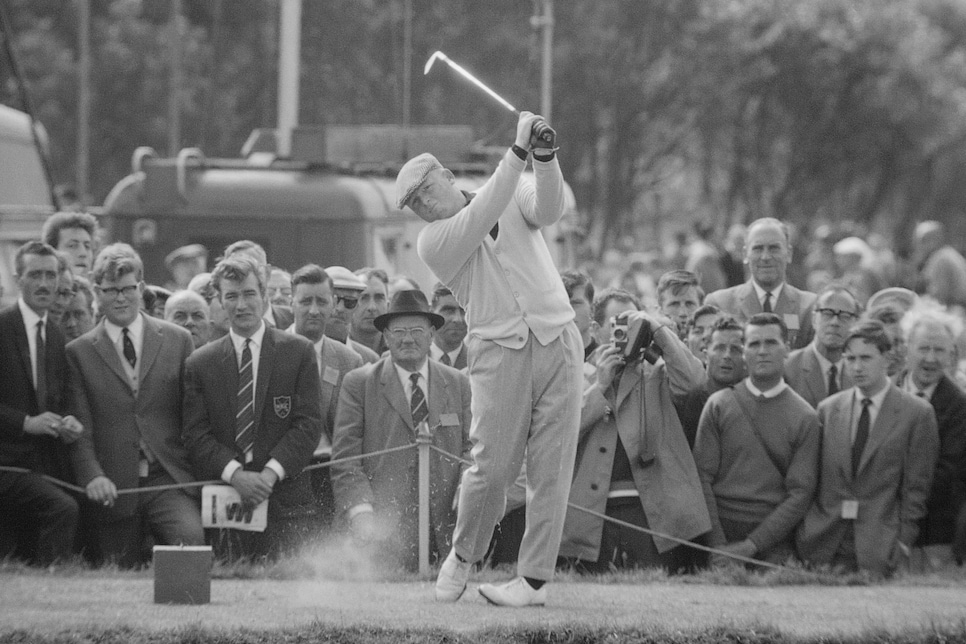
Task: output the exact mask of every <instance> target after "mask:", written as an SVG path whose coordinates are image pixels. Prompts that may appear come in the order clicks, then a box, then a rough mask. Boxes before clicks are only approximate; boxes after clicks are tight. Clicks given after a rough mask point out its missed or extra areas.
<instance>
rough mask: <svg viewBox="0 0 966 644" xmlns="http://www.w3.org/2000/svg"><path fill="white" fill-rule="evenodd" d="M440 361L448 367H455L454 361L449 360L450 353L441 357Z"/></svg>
mask: <svg viewBox="0 0 966 644" xmlns="http://www.w3.org/2000/svg"><path fill="white" fill-rule="evenodd" d="M439 361H440V362H442V363H443V364H444V365H446V366H447V367H452V366H453V361H452V360H450V359H449V354H448V353H444V354H443V355H442V356H440V358H439Z"/></svg>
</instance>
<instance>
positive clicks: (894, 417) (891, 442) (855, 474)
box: [797, 321, 939, 575]
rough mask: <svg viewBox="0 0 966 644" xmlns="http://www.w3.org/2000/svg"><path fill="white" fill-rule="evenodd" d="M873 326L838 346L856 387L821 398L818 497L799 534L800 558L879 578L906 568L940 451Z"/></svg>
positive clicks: (926, 410)
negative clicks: (891, 371)
mask: <svg viewBox="0 0 966 644" xmlns="http://www.w3.org/2000/svg"><path fill="white" fill-rule="evenodd" d="M890 348H891V345H890V343H889V336H888V335H886V331H885V328H883V326H882V323H881V322H877V321H867V322H860V323H859V324H857V325H856V326H855V327H853V329H852V331H851V332H850V333H849V336H848V339H847V340H846V343H845V361H846V366H847V369H848V370H849V373H850V374H851V376H852V379H853V381H854V382H855V386H854V387H852V388H850V389H846V390H845V391H841V392H839V393H837V394H835V395H834V396H831V397H829V398H827V399H826V400H824V401H822V403H821V404H819V406H818V414H819V422H820V424H821V426H822V456H821V465H820V473H819V486H818V493H817V494H816V496H815V501H814V503H813V504H812V506H811V508H810V509H809V511H808V513H807V514H806V515H805V519H804V521H803V523H802V526H801V528H800V529H799V531H798V539H797V541H798V549H799V554H800V555H801V556H802V558H803V559H804V560H805V561H806V562H809V563H813V564H831V565H833V566H841V567H843V568H845V569H847V570H867V571H870V572H873V573H876V574H880V575H888V574H891V573H892V572H894V571H895V570H896V569H897V568H898V567H899V566H900V565H902V564H904V563H905V562H906V561H908V558H909V555H910V554H911V548H912V545H913V544H914V543H915V541H916V537H917V536H918V534H919V520H920V519H921V518H922V517H923V516H925V514H926V499H927V497H928V496H929V489H930V484H931V482H932V476H933V470H934V468H935V466H936V458H937V456H938V454H939V432H938V430H937V428H936V416H935V414H934V413H933V410H932V407H930V405H929V403H927V402H926V401H925V400H922V399H921V398H918V397H916V396H914V395H912V394H909V393H907V392H905V391H903V390H902V389H900V388H899V387H897V386H896V385H895V384H893V383H892V382H891V381H890V380H889V376H888V357H887V353H888V351H889V349H890Z"/></svg>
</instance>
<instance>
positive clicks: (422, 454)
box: [416, 421, 433, 575]
mask: <svg viewBox="0 0 966 644" xmlns="http://www.w3.org/2000/svg"><path fill="white" fill-rule="evenodd" d="M416 444H417V445H418V447H417V449H418V450H419V574H420V575H428V574H429V449H430V446H432V444H433V435H432V434H430V433H429V424H428V423H427V422H426V421H423V422H421V423H420V424H419V427H418V428H417V432H416Z"/></svg>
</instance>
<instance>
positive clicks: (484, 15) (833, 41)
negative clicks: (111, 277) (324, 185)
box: [0, 0, 966, 255]
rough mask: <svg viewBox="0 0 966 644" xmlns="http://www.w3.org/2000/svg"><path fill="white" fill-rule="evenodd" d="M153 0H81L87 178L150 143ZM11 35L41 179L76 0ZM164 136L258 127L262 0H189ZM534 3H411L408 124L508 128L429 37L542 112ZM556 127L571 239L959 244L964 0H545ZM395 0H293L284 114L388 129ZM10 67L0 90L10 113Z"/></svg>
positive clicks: (56, 123) (219, 152) (162, 99)
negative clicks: (820, 229)
mask: <svg viewBox="0 0 966 644" xmlns="http://www.w3.org/2000/svg"><path fill="white" fill-rule="evenodd" d="M171 7H172V3H171V2H170V0H91V10H92V23H91V47H92V90H93V107H92V117H91V128H92V132H93V135H92V137H91V142H92V143H91V150H90V167H91V177H90V186H91V189H90V195H88V196H87V200H88V202H89V203H91V204H94V205H96V204H98V203H100V202H101V201H102V200H103V198H104V196H105V195H106V194H107V192H108V191H109V190H110V188H111V187H112V186H113V185H114V184H115V183H116V182H117V181H118V180H119V179H120V178H122V177H123V176H124V175H126V174H127V173H128V172H129V171H130V157H131V153H132V152H133V150H134V149H135V148H136V147H137V146H140V145H150V146H152V147H155V148H156V149H157V150H159V152H161V153H162V154H167V155H171V154H174V153H175V152H176V150H168V149H166V148H167V145H168V144H167V140H168V129H167V128H168V121H169V119H168V113H167V101H168V94H169V74H170V64H169V61H170V57H169V55H168V51H169V44H170V38H171V37H172V31H171V28H172V27H171V22H172V21H171V11H172V9H171ZM7 8H8V13H9V14H10V16H11V18H12V23H13V28H14V32H15V38H14V41H13V43H12V44H13V45H14V49H15V51H16V53H17V55H18V58H19V60H20V64H21V66H22V68H23V70H24V74H25V81H26V84H27V87H28V90H29V91H30V93H31V96H32V97H33V101H34V103H35V106H36V108H37V116H38V117H39V119H40V120H41V121H42V122H43V124H44V126H45V127H46V129H47V131H48V133H49V135H50V144H51V145H50V147H51V154H52V161H53V174H54V177H55V180H57V181H58V182H62V183H72V182H73V181H74V176H75V163H76V130H77V109H76V106H77V93H78V73H77V69H78V44H77V43H78V38H77V7H76V3H74V2H65V1H63V0H8V7H7ZM182 11H183V15H182V16H181V19H180V20H179V21H178V23H177V25H178V26H177V30H178V31H177V35H178V38H179V39H180V42H181V44H182V48H181V56H180V60H181V76H182V79H183V82H182V86H181V89H180V92H179V99H180V105H181V110H180V112H181V124H182V125H181V135H180V141H181V147H188V146H192V147H200V148H201V149H202V150H203V151H204V152H205V154H206V155H208V156H210V157H216V156H227V157H233V156H238V154H239V150H240V149H241V146H242V144H243V143H244V141H245V140H246V138H247V137H248V135H249V133H250V132H251V131H252V130H253V129H255V128H258V127H273V126H274V123H275V109H276V106H275V99H276V84H277V50H278V43H277V41H278V13H279V8H278V1H277V0H228V1H225V0H184V1H183V3H182ZM534 11H535V5H534V4H532V3H529V2H520V1H512V2H511V1H510V0H499V1H497V2H475V1H473V0H447V1H446V2H440V1H438V0H412V16H413V22H412V25H413V26H412V52H413V53H412V69H413V74H412V95H411V101H412V108H411V109H412V118H411V122H412V123H413V124H416V125H431V124H470V125H472V126H473V127H474V130H475V133H476V136H477V137H478V139H479V140H481V141H483V142H490V143H493V144H501V145H502V144H503V143H505V142H506V141H508V140H509V137H510V136H511V132H512V128H513V123H514V120H513V118H512V115H511V114H510V113H509V112H506V111H504V110H501V109H500V108H499V107H497V106H495V104H493V103H490V102H489V101H488V100H485V99H482V98H481V95H480V94H479V93H478V92H477V91H476V90H474V89H472V88H471V87H469V86H468V85H467V84H466V83H465V82H464V81H461V80H459V79H457V78H455V77H453V75H452V74H447V73H443V72H434V73H433V74H431V75H430V76H426V77H424V76H423V75H422V64H423V63H424V62H425V60H426V59H427V58H428V56H429V55H430V53H432V52H433V51H435V50H437V49H440V50H443V51H445V52H446V53H447V54H448V55H449V56H450V57H452V58H453V59H454V60H458V61H459V62H460V63H461V64H463V65H464V66H466V67H467V68H469V69H471V70H473V71H474V72H475V73H477V74H478V75H479V76H480V77H481V78H483V79H484V80H486V81H487V82H489V83H491V84H492V85H493V86H494V87H495V88H496V89H497V91H499V92H501V93H502V94H504V95H505V96H506V97H507V98H508V99H509V100H511V102H513V103H514V104H515V105H517V106H518V107H522V108H525V109H531V110H533V111H536V110H537V107H538V105H539V88H540V43H539V37H538V34H537V32H536V31H535V29H534V27H532V26H531V20H530V19H531V16H532V15H533V13H534ZM554 12H555V26H554V49H553V52H554V61H553V65H554V78H553V122H554V125H555V127H556V128H557V129H558V131H559V132H560V133H561V137H560V138H561V145H562V148H563V149H562V150H561V155H560V158H561V163H562V164H563V165H564V172H565V176H566V177H567V178H568V181H569V182H570V184H571V186H572V187H573V189H574V192H575V194H576V196H577V202H578V208H579V210H580V212H581V218H582V220H581V221H580V222H579V224H580V228H581V230H583V231H584V233H585V235H586V240H587V248H588V251H589V253H591V254H593V255H597V254H599V253H600V252H602V250H603V249H605V248H608V247H613V246H615V245H618V244H620V243H621V242H622V240H623V241H626V240H628V239H630V240H633V242H632V243H633V245H634V246H635V247H638V248H643V247H647V246H648V245H649V244H655V243H656V242H655V241H654V240H655V239H656V238H657V237H658V236H659V235H660V233H661V231H662V230H665V229H668V228H669V227H675V226H679V225H680V224H679V222H681V221H686V220H691V219H702V220H706V221H709V222H712V224H713V225H714V226H715V227H716V229H717V230H718V231H719V232H720V233H722V234H723V232H724V231H725V230H726V229H727V228H728V227H729V226H730V225H731V224H732V223H741V222H746V221H749V220H751V219H754V218H757V217H761V216H777V217H781V218H783V219H787V220H789V221H792V222H795V223H798V224H799V225H800V226H801V227H802V228H807V227H808V226H810V225H812V224H814V223H815V222H819V221H826V222H830V223H836V222H841V221H846V220H849V221H855V222H857V223H858V225H859V226H866V227H870V228H876V229H878V230H879V231H880V232H884V233H886V234H887V235H894V236H895V237H894V238H895V239H896V240H897V243H898V244H899V245H900V246H901V245H902V243H904V240H907V239H908V238H909V234H908V233H909V231H910V230H911V227H912V226H913V225H914V223H915V221H916V220H919V219H926V218H935V219H940V220H944V221H946V222H947V224H948V225H949V226H950V228H951V231H952V234H953V236H954V240H962V239H966V221H962V220H963V219H964V218H962V217H960V210H961V208H962V206H961V204H962V203H963V200H964V197H966V194H964V190H966V188H964V184H966V182H963V181H962V180H961V179H960V177H961V176H962V173H963V170H964V169H966V145H964V143H966V118H964V117H966V5H964V4H963V3H962V2H960V1H959V0H895V1H894V2H888V3H883V2H881V0H653V1H648V2H640V1H639V0H599V1H597V2H569V1H566V0H557V2H556V3H555V7H554ZM404 25H405V21H404V19H403V0H390V1H386V0H326V2H315V1H314V0H309V1H306V2H304V3H303V30H302V72H301V104H300V120H301V122H303V123H306V124H325V123H332V124H363V123H399V122H400V121H401V119H402V104H403V97H402V92H403V79H402V73H403V42H404V38H405V34H404ZM7 67H8V66H7V65H5V66H4V68H3V70H2V72H3V83H2V84H0V94H2V95H0V98H2V101H3V102H4V103H6V104H8V105H13V106H15V107H17V106H18V105H17V103H18V99H17V93H16V91H15V90H16V87H15V84H14V83H13V80H12V78H11V75H10V73H9V69H8V68H7Z"/></svg>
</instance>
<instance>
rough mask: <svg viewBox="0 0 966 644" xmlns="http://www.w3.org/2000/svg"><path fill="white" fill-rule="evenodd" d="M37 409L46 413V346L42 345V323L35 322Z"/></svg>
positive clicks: (41, 321)
mask: <svg viewBox="0 0 966 644" xmlns="http://www.w3.org/2000/svg"><path fill="white" fill-rule="evenodd" d="M35 385H36V386H35V387H34V391H35V392H36V393H37V407H38V408H39V410H40V411H47V345H46V344H45V343H44V321H43V320H40V321H39V322H37V382H36V383H35Z"/></svg>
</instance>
